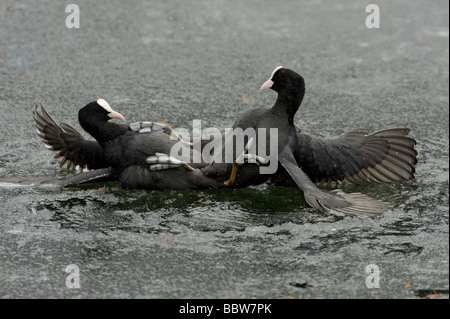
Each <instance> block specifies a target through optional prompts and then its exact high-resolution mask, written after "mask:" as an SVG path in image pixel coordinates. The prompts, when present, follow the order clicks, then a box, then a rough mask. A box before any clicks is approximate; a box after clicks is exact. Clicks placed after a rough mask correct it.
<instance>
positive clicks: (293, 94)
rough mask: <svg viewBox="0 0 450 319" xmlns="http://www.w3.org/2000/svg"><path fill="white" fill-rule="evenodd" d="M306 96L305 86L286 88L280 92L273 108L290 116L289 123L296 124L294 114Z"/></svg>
mask: <svg viewBox="0 0 450 319" xmlns="http://www.w3.org/2000/svg"><path fill="white" fill-rule="evenodd" d="M304 96H305V87H304V86H303V87H300V88H286V89H284V90H282V91H280V92H278V98H277V100H276V102H275V105H274V106H273V107H272V110H273V111H275V112H277V113H280V114H283V113H285V114H286V115H287V118H288V122H289V125H294V116H295V113H296V112H297V110H298V108H299V107H300V104H301V103H302V100H303V97H304Z"/></svg>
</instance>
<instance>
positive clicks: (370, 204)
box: [278, 147, 385, 216]
mask: <svg viewBox="0 0 450 319" xmlns="http://www.w3.org/2000/svg"><path fill="white" fill-rule="evenodd" d="M278 160H279V162H280V163H281V165H282V166H283V167H284V168H285V169H286V171H287V172H288V174H289V175H290V176H291V177H292V179H293V180H294V181H295V183H296V184H297V186H298V187H299V188H300V189H301V190H302V191H303V194H304V196H305V200H306V201H307V202H308V204H309V205H311V206H312V207H314V208H317V209H325V210H332V211H336V212H340V213H343V214H346V215H350V216H355V215H367V216H376V215H379V214H381V213H382V212H383V210H384V209H385V206H384V205H383V203H382V202H380V201H378V200H376V199H373V198H370V197H368V196H365V195H363V194H361V193H351V194H346V193H344V192H342V191H341V190H337V191H327V190H322V189H320V188H318V187H317V186H316V184H314V183H313V182H312V181H311V179H310V178H309V177H308V175H306V174H305V173H304V172H303V171H302V170H301V169H300V167H298V165H297V163H296V161H295V158H294V154H293V153H292V151H291V149H290V148H289V147H286V148H285V149H284V150H283V152H282V153H281V154H279V155H278Z"/></svg>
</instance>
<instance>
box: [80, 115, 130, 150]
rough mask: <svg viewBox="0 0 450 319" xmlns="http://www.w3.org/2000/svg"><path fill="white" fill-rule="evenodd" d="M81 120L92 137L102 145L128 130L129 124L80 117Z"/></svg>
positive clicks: (82, 125)
mask: <svg viewBox="0 0 450 319" xmlns="http://www.w3.org/2000/svg"><path fill="white" fill-rule="evenodd" d="M79 121H80V125H81V127H82V128H83V129H84V130H85V131H86V132H88V133H89V134H90V135H92V137H93V138H95V139H96V140H97V142H99V143H100V145H102V146H103V144H104V143H106V142H108V141H111V140H113V139H115V138H116V137H118V136H120V135H122V134H124V133H125V132H126V131H128V126H127V125H123V124H117V123H111V122H108V121H99V120H95V119H82V118H79Z"/></svg>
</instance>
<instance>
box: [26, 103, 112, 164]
mask: <svg viewBox="0 0 450 319" xmlns="http://www.w3.org/2000/svg"><path fill="white" fill-rule="evenodd" d="M38 109H39V107H38V106H37V105H36V106H35V110H34V111H33V118H34V123H35V126H36V131H37V134H38V135H39V137H40V138H41V139H42V141H43V142H44V143H45V146H46V147H47V148H48V149H49V150H51V151H53V152H55V153H56V154H55V157H54V158H56V159H57V160H58V161H59V164H60V166H61V167H67V168H68V169H71V168H76V167H77V166H78V167H80V168H88V169H98V168H105V167H108V164H107V162H106V160H105V157H104V155H103V150H102V148H101V146H100V144H99V143H97V141H95V140H87V139H85V138H84V137H83V136H82V135H81V134H80V133H79V132H78V131H77V130H76V129H75V128H74V127H73V126H71V125H70V124H67V123H61V125H58V124H56V122H55V121H54V120H53V118H52V117H51V116H50V115H49V114H48V113H47V111H46V110H45V109H44V107H43V106H42V105H40V111H39V110H38Z"/></svg>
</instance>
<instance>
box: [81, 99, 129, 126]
mask: <svg viewBox="0 0 450 319" xmlns="http://www.w3.org/2000/svg"><path fill="white" fill-rule="evenodd" d="M78 119H79V120H80V123H82V122H85V121H95V122H106V121H109V120H111V119H119V120H122V121H123V120H125V118H124V117H123V116H122V115H121V114H120V113H118V112H116V111H114V110H113V109H112V108H111V106H109V104H108V102H106V101H105V100H104V99H98V100H97V101H94V102H91V103H89V104H87V105H86V106H85V107H83V108H82V109H81V110H80V111H79V112H78Z"/></svg>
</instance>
